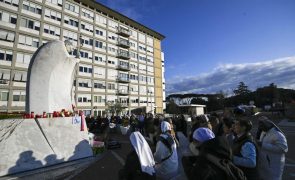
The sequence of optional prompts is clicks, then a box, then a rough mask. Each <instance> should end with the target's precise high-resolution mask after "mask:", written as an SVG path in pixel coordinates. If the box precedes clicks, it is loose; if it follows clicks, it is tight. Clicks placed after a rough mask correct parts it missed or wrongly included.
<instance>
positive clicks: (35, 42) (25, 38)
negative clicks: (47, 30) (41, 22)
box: [18, 34, 39, 48]
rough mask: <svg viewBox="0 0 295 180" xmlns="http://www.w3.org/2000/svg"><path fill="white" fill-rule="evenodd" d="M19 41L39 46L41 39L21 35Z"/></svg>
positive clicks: (27, 44) (23, 43)
mask: <svg viewBox="0 0 295 180" xmlns="http://www.w3.org/2000/svg"><path fill="white" fill-rule="evenodd" d="M18 39H19V40H18V43H19V44H22V45H26V46H32V47H36V48H38V47H39V39H37V38H33V37H30V36H24V35H21V34H20V35H19V37H18Z"/></svg>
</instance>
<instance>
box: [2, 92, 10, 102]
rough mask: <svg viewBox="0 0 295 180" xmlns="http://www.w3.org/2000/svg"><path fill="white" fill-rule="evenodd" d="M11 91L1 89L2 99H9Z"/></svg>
mask: <svg viewBox="0 0 295 180" xmlns="http://www.w3.org/2000/svg"><path fill="white" fill-rule="evenodd" d="M8 97H9V93H8V92H7V91H0V101H8Z"/></svg>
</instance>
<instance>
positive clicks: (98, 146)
mask: <svg viewBox="0 0 295 180" xmlns="http://www.w3.org/2000/svg"><path fill="white" fill-rule="evenodd" d="M90 145H91V147H92V151H93V155H97V154H101V153H103V152H104V150H105V143H104V142H103V140H102V139H101V138H100V137H98V136H93V139H91V141H90Z"/></svg>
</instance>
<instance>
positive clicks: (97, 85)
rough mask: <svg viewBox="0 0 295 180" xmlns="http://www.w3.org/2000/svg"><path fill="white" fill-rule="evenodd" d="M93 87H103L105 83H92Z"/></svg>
mask: <svg viewBox="0 0 295 180" xmlns="http://www.w3.org/2000/svg"><path fill="white" fill-rule="evenodd" d="M93 85H94V88H97V89H105V85H104V84H103V83H94V84H93Z"/></svg>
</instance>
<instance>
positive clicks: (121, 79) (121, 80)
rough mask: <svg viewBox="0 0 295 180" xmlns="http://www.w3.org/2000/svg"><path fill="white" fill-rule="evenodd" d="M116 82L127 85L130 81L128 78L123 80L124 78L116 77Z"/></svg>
mask: <svg viewBox="0 0 295 180" xmlns="http://www.w3.org/2000/svg"><path fill="white" fill-rule="evenodd" d="M117 81H118V82H122V83H129V82H130V79H129V78H125V77H118V78H117Z"/></svg>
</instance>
